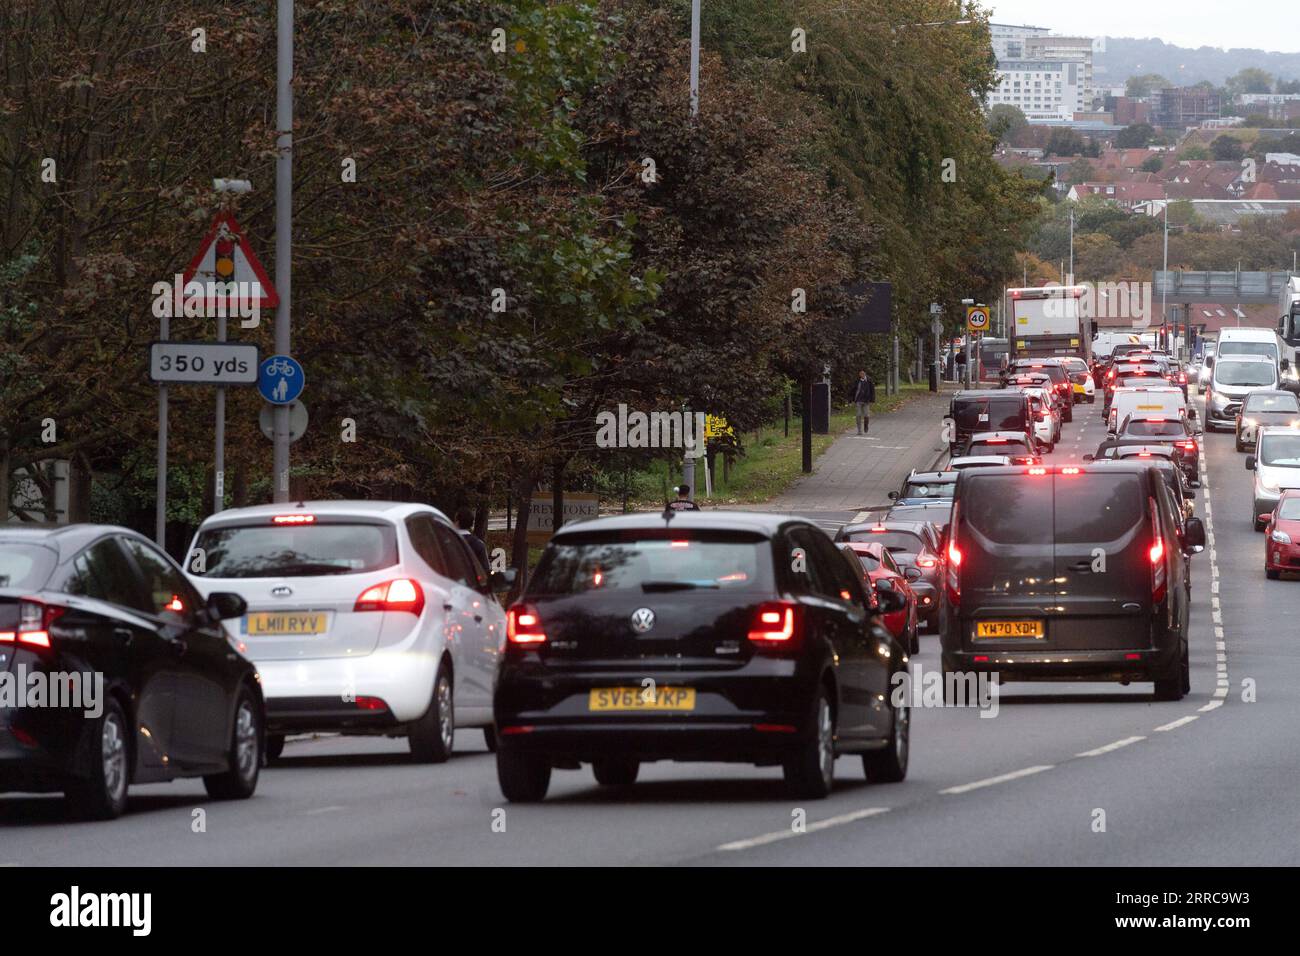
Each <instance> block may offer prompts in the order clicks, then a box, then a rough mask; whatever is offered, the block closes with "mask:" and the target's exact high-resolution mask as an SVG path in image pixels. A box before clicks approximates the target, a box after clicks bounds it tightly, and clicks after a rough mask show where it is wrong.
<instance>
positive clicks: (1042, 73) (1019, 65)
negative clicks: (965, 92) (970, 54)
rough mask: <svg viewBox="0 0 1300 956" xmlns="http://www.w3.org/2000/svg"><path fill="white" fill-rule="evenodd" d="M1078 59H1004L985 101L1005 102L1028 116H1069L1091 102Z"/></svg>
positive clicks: (1037, 118)
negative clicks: (993, 85)
mask: <svg viewBox="0 0 1300 956" xmlns="http://www.w3.org/2000/svg"><path fill="white" fill-rule="evenodd" d="M1083 78H1084V66H1083V64H1082V63H1080V62H1079V61H1078V60H1075V59H1070V60H1004V61H1001V62H999V63H998V85H997V86H996V87H994V88H993V91H992V92H991V93H990V94H989V101H988V105H989V106H990V107H992V106H996V105H998V104H999V103H1008V104H1010V105H1011V106H1016V107H1019V108H1020V111H1021V112H1022V113H1024V114H1025V116H1026V117H1027V118H1028V119H1029V120H1031V121H1032V120H1072V119H1074V114H1075V113H1076V112H1084V111H1086V110H1087V109H1088V108H1089V106H1090V105H1091V102H1090V100H1089V99H1088V98H1087V97H1086V95H1085V90H1084V79H1083Z"/></svg>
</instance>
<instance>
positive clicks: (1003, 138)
mask: <svg viewBox="0 0 1300 956" xmlns="http://www.w3.org/2000/svg"><path fill="white" fill-rule="evenodd" d="M986 125H987V127H988V131H989V133H990V134H991V135H992V136H993V137H994V139H996V140H997V141H998V142H999V143H1005V142H1008V141H1010V140H1011V138H1012V137H1014V136H1015V135H1016V134H1017V133H1019V132H1020V131H1021V130H1022V129H1024V128H1025V127H1026V126H1028V125H1029V120H1028V119H1027V118H1026V117H1025V114H1024V112H1022V111H1021V109H1020V107H1018V106H1015V105H1013V104H1011V103H995V104H994V105H993V106H992V108H990V109H989V112H988V121H987V124H986Z"/></svg>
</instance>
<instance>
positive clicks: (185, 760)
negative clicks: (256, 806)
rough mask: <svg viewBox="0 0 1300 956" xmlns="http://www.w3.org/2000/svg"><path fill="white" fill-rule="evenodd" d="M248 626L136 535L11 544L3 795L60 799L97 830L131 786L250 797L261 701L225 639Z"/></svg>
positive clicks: (58, 533)
mask: <svg viewBox="0 0 1300 956" xmlns="http://www.w3.org/2000/svg"><path fill="white" fill-rule="evenodd" d="M243 613H244V601H243V598H241V597H239V596H238V595H234V594H213V595H212V596H211V597H210V598H209V599H208V600H207V601H206V602H205V601H203V600H202V599H201V598H200V597H199V594H198V592H197V591H196V590H195V589H194V588H193V586H191V585H190V583H189V581H188V580H186V578H185V575H184V574H183V573H182V572H181V569H180V568H179V567H177V566H176V564H175V563H174V562H173V561H172V560H171V559H170V558H169V557H168V556H167V555H166V554H164V553H163V552H162V551H159V550H158V549H157V548H155V547H154V546H153V544H152V543H150V542H149V541H148V540H147V539H146V538H144V537H142V536H141V535H138V534H136V533H135V532H133V531H128V530H127V529H125V528H116V527H109V526H104V525H66V526H63V527H59V528H35V529H27V528H5V529H3V530H0V792H3V791H14V790H22V791H34V792H58V791H62V792H63V793H64V794H65V795H66V796H67V798H68V800H69V802H70V804H71V808H72V809H73V811H74V812H75V813H77V814H78V815H80V816H84V817H89V818H98V819H103V818H110V817H116V816H118V815H120V814H121V813H122V812H123V811H124V810H125V809H126V802H127V788H128V787H129V786H130V785H131V784H133V783H156V782H159V781H166V780H171V779H174V778H177V777H199V776H201V777H202V778H203V782H204V785H205V786H206V787H207V790H208V793H209V794H211V795H212V796H213V797H217V798H221V799H239V798H243V797H248V796H251V795H252V793H253V791H254V790H255V789H256V787H257V777H258V772H259V768H260V764H261V755H262V746H263V729H262V728H263V703H262V693H261V688H260V686H259V683H258V679H257V673H256V671H255V670H254V669H253V665H252V664H251V663H249V661H248V660H246V659H245V658H244V657H243V656H242V655H241V654H240V653H239V652H238V650H237V649H236V648H235V646H234V645H233V644H232V643H231V642H230V640H229V639H228V638H227V637H226V634H225V632H224V631H223V630H222V626H221V620H222V619H223V618H229V617H238V616H239V615H241V614H243ZM34 687H44V688H45V692H44V694H43V695H41V696H40V697H37V696H36V695H35V694H33V693H32V688H34Z"/></svg>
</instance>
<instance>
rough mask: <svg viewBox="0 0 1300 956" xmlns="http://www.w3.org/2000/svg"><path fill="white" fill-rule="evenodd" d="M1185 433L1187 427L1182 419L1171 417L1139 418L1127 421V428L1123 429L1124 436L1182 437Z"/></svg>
mask: <svg viewBox="0 0 1300 956" xmlns="http://www.w3.org/2000/svg"><path fill="white" fill-rule="evenodd" d="M1186 435H1187V428H1186V426H1185V425H1183V423H1182V421H1181V420H1180V421H1173V420H1172V419H1162V420H1160V421H1156V420H1154V419H1147V418H1140V419H1138V420H1137V421H1132V422H1129V423H1128V428H1126V429H1124V437H1125V438H1184V437H1186Z"/></svg>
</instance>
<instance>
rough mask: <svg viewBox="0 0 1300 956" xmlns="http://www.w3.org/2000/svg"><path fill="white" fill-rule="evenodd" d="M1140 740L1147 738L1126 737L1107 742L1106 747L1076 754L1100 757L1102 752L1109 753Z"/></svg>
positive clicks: (1078, 755)
mask: <svg viewBox="0 0 1300 956" xmlns="http://www.w3.org/2000/svg"><path fill="white" fill-rule="evenodd" d="M1139 740H1146V738H1145V737H1125V738H1124V739H1123V740H1116V741H1115V742H1114V743H1109V744H1106V746H1104V747H1098V748H1097V749H1096V750H1085V751H1084V752H1083V753H1081V754H1075V756H1076V757H1100V756H1101V755H1102V754H1108V753H1110V752H1111V751H1113V750H1119V748H1120V747H1127V746H1128V745H1129V744H1135V743H1137V742H1138V741H1139Z"/></svg>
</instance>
